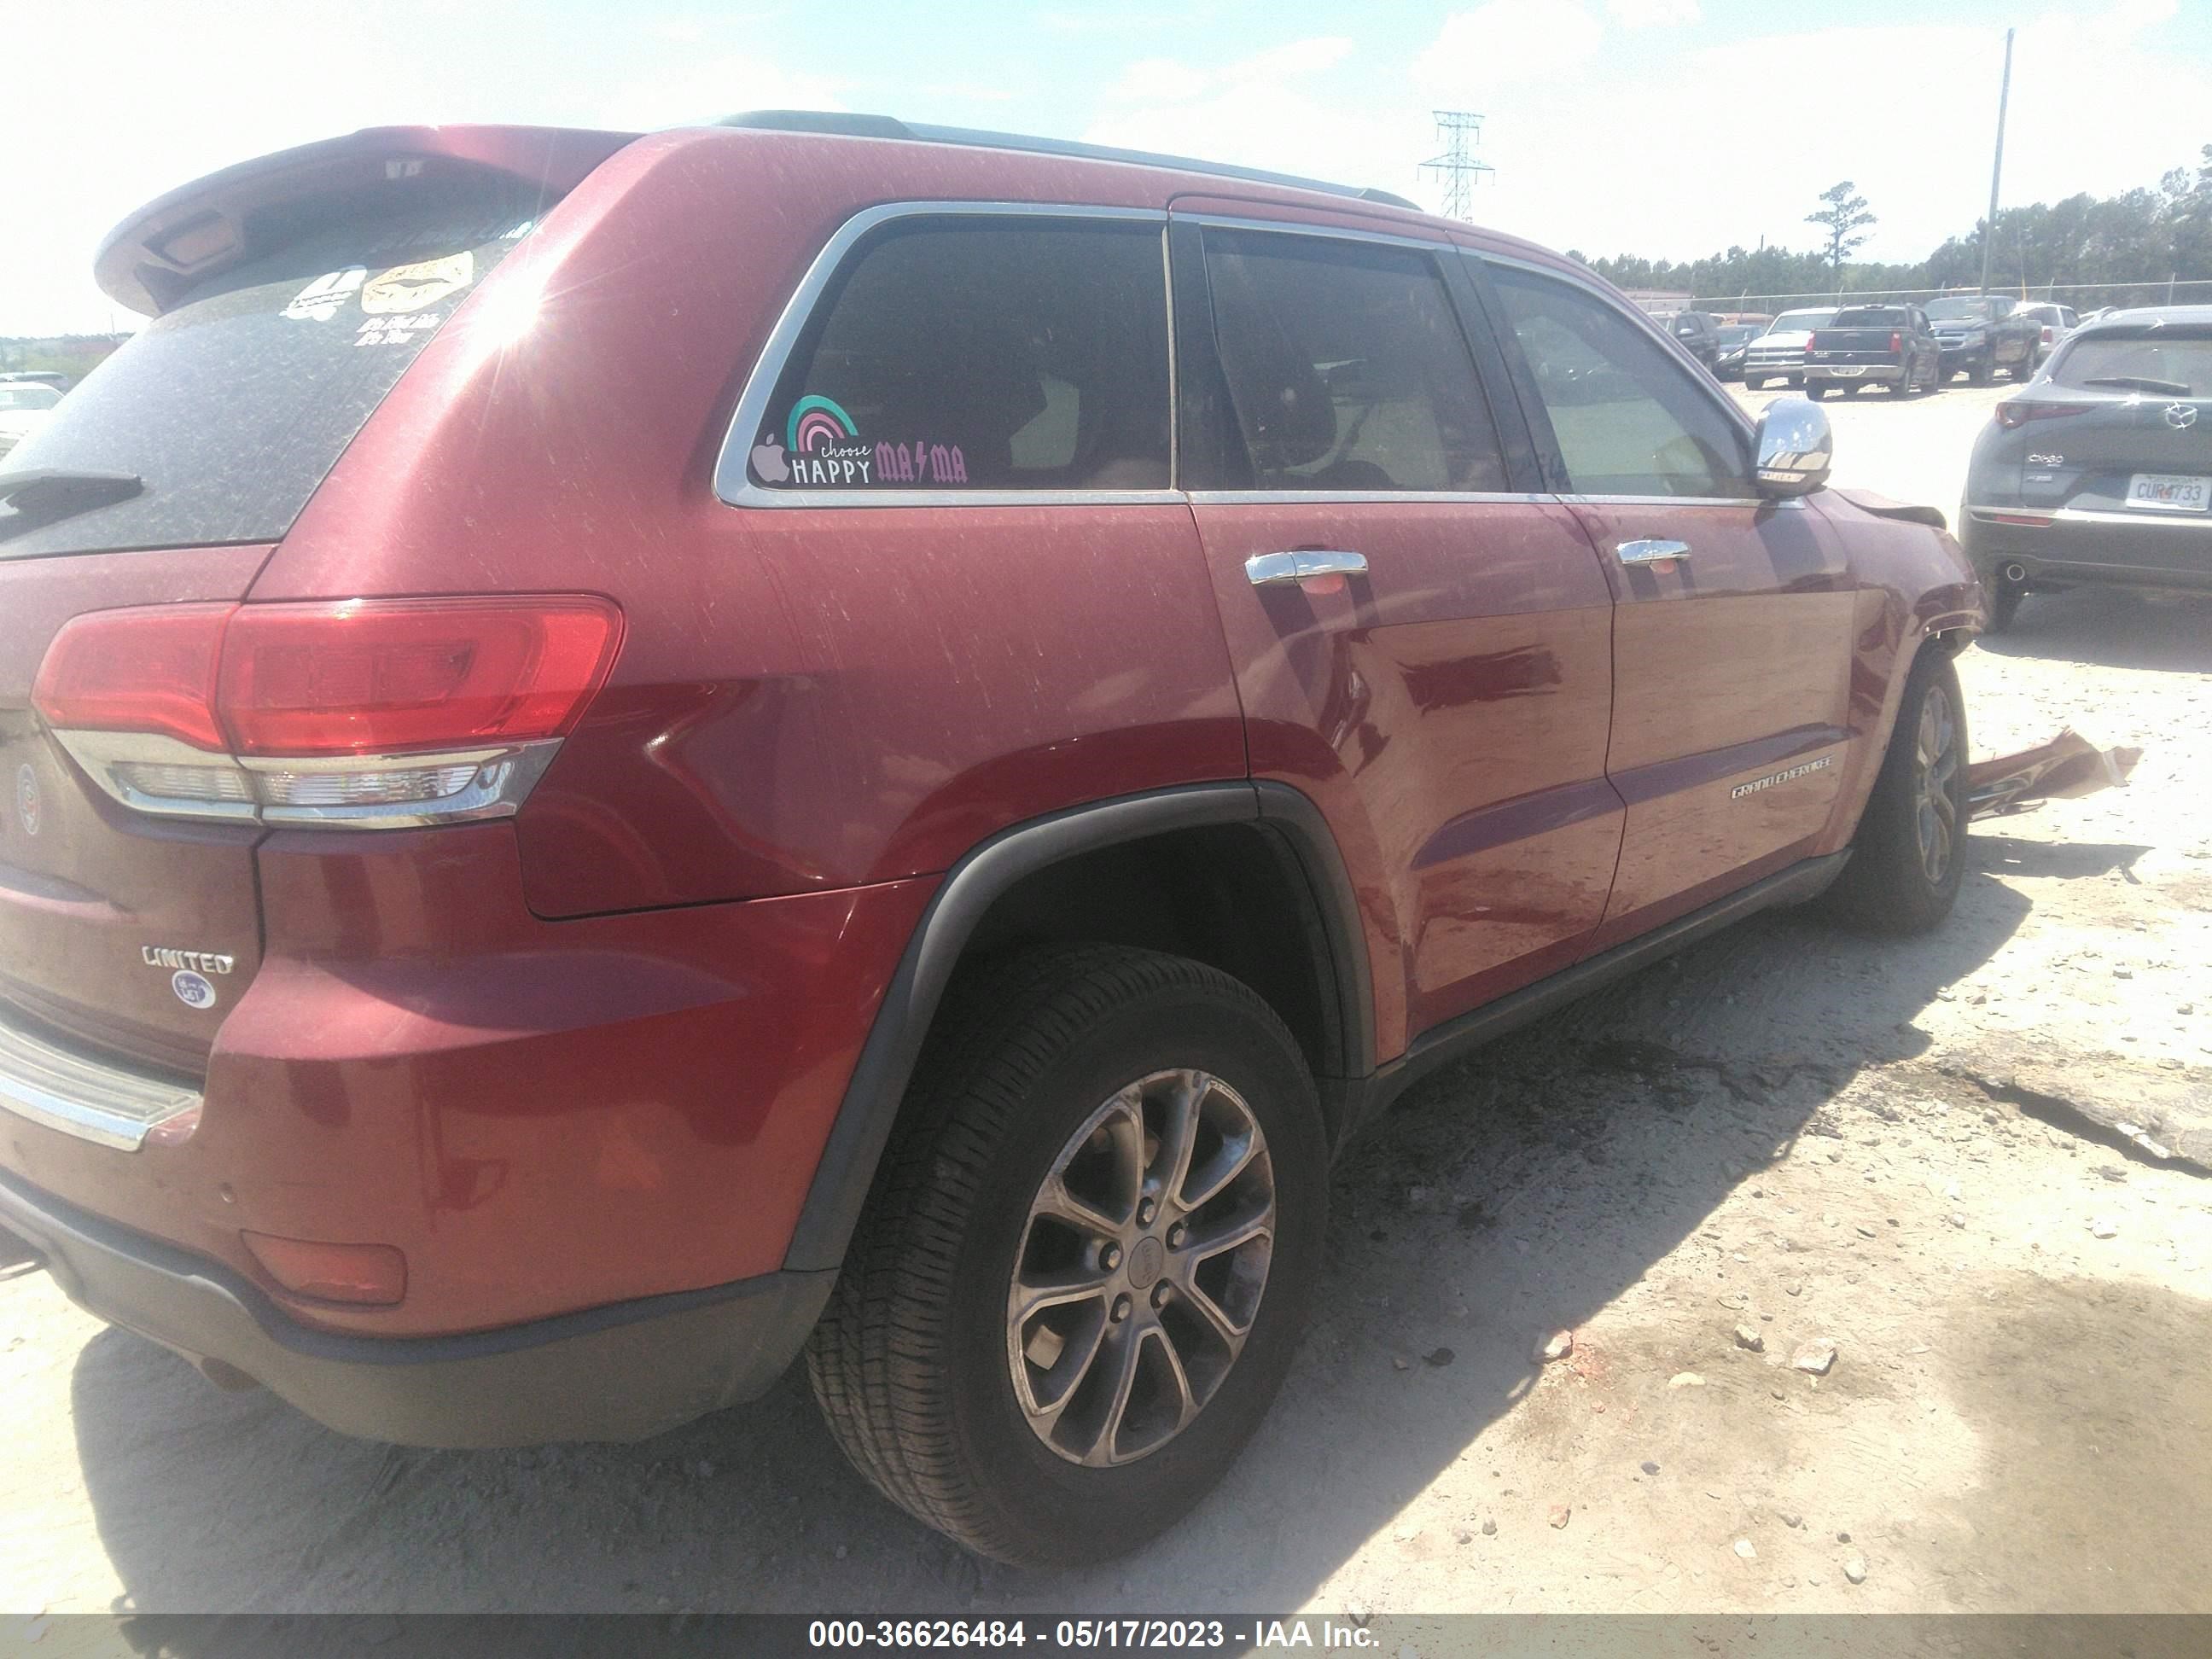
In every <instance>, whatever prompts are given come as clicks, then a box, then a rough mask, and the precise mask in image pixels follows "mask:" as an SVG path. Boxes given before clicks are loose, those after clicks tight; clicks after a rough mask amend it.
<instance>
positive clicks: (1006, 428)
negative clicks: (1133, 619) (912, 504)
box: [748, 216, 1169, 492]
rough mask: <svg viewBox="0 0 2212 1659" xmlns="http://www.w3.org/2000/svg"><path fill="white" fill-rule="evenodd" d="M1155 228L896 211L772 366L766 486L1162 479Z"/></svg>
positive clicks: (1065, 485) (765, 431)
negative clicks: (778, 366) (779, 366)
mask: <svg viewBox="0 0 2212 1659" xmlns="http://www.w3.org/2000/svg"><path fill="white" fill-rule="evenodd" d="M1168 430H1169V401H1168V307H1167V265H1166V257H1165V254H1164V248H1163V244H1162V230H1161V227H1160V225H1159V224H1158V222H1126V223H1121V222H1110V221H1109V222H1091V221H1085V220H1073V219H1071V220H1067V221H1065V222H1059V223H1042V224H1041V223H1038V222H1036V221H1035V220H1033V219H1030V218H1027V217H1024V218H1023V219H1020V220H1012V219H993V218H989V217H987V216H976V217H972V218H971V217H969V216H962V217H960V218H957V219H939V218H916V219H914V220H902V221H896V222H893V223H892V225H891V226H890V227H889V228H887V229H886V230H884V232H882V233H881V234H878V235H876V236H875V237H873V238H872V239H871V240H868V241H866V242H865V243H863V244H862V245H861V246H860V248H859V250H858V251H857V252H855V253H854V255H853V256H852V257H851V258H848V260H847V261H846V263H845V264H844V266H843V268H842V270H840V271H839V272H838V274H837V275H836V277H835V278H833V279H832V281H831V283H830V285H829V288H828V289H826V290H825V292H824V294H823V299H822V301H820V302H819V303H818V304H817V307H816V308H815V311H814V313H813V316H812V317H811V319H810V320H809V322H808V324H807V326H806V329H805V332H803V333H802V334H801V335H800V336H799V340H798V343H797V344H796V346H795V347H794V349H793V351H792V353H791V356H790V357H789V358H788V359H787V361H786V362H785V364H784V368H783V371H782V374H781V376H780V378H779V379H778V381H777V384H776V387H775V392H774V393H773V394H772V395H771V397H770V398H769V404H768V408H767V411H766V418H765V421H764V423H763V428H762V429H761V430H760V431H758V432H756V433H754V434H752V435H751V442H752V445H753V447H752V451H751V455H750V461H749V464H748V476H749V477H750V479H751V481H752V482H753V483H755V484H757V485H759V486H761V487H763V488H765V489H836V490H840V491H857V492H866V491H869V490H879V489H908V490H914V489H922V490H942V489H1039V490H1047V489H1063V490H1064V489H1166V488H1167V486H1168Z"/></svg>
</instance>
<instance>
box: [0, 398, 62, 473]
mask: <svg viewBox="0 0 2212 1659" xmlns="http://www.w3.org/2000/svg"><path fill="white" fill-rule="evenodd" d="M61 400H62V394H61V392H59V390H58V389H57V388H56V387H53V386H48V385H47V384H46V382H44V381H43V380H0V455H5V454H6V453H8V452H9V450H11V449H13V448H14V447H15V446H16V445H17V444H19V443H21V442H22V441H23V440H24V439H26V438H27V437H29V436H30V435H31V434H32V433H33V432H34V431H36V430H37V429H38V428H40V427H41V426H43V425H44V424H45V423H46V416H47V413H48V411H49V410H52V408H53V406H54V405H55V404H58V403H59V402H61Z"/></svg>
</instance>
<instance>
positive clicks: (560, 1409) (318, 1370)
mask: <svg viewBox="0 0 2212 1659" xmlns="http://www.w3.org/2000/svg"><path fill="white" fill-rule="evenodd" d="M0 1222H4V1223H5V1224H6V1225H7V1226H8V1227H9V1229H11V1230H12V1231H15V1232H17V1233H20V1234H21V1236H22V1237H24V1238H25V1239H26V1240H27V1241H28V1242H29V1243H31V1245H32V1246H33V1248H34V1249H36V1250H37V1251H38V1252H39V1253H40V1255H41V1256H42V1257H43V1258H44V1259H45V1261H46V1267H47V1270H48V1271H49V1272H50V1273H52V1275H53V1278H54V1280H55V1282H56V1283H57V1284H58V1285H60V1286H61V1287H62V1289H63V1291H64V1292H66V1293H67V1295H68V1296H69V1297H70V1300H72V1301H73V1302H76V1304H79V1305H80V1306H82V1308H84V1309H85V1310H88V1312H90V1313H93V1314H94V1315H96V1316H99V1317H100V1318H102V1319H105V1320H107V1321H109V1322H112V1323H114V1324H117V1325H121V1326H124V1327H125V1328H128V1329H131V1330H134V1331H137V1333H139V1334H141V1335H143V1336H147V1337H150V1338H152V1339H153V1340H155V1341H156V1342H159V1343H161V1345H162V1346H165V1347H168V1348H173V1349H174V1350H176V1351H177V1352H179V1353H181V1354H183V1355H185V1357H186V1358H189V1359H191V1360H192V1361H193V1362H194V1363H195V1364H198V1365H200V1366H201V1368H202V1369H203V1370H207V1371H208V1372H209V1373H210V1375H211V1376H215V1377H216V1379H217V1380H218V1381H224V1382H228V1383H232V1384H233V1385H234V1384H235V1383H236V1378H235V1377H232V1376H228V1372H236V1373H238V1374H240V1376H244V1377H246V1378H250V1379H252V1381H253V1382H256V1383H262V1384H264V1385H265V1386H266V1387H267V1388H269V1389H270V1390H271V1391H272V1392H274V1393H276V1394H277V1395H281V1396H282V1397H283V1398H284V1399H285V1400H288V1401H290V1402H291V1403H292V1404H293V1405H295V1406H296V1407H299V1408H300V1409H301V1411H303V1412H305V1413H307V1415H309V1416H310V1417H313V1418H315V1419H318V1420H319V1421H320V1422H323V1423H325V1424H327V1425H330V1426H331V1428H334V1429H337V1430H339V1431H343V1432H344V1433H347V1434H353V1435H359V1436H362V1437H365V1438H368V1439H373V1440H388V1441H396V1442H398V1443H403V1444H407V1445H416V1446H449V1447H483V1446H513V1445H529V1444H537V1443H544V1442H548V1441H559V1440H635V1439H641V1438H643V1437H645V1436H647V1435H651V1434H655V1433H658V1432H659V1431H661V1430H663V1429H667V1428H672V1427H674V1426H676V1425H678V1424H680V1423H684V1422H688V1421H689V1420H690V1419H693V1418H696V1417H698V1416H700V1415H702V1413H707V1412H710V1411H714V1410H717V1409H719V1408H720V1407H725V1406H732V1405H736V1404H738V1403H740V1402H742V1401H748V1400H751V1399H754V1398H756V1397H757V1396H758V1395H761V1394H762V1393H763V1392H764V1391H766V1389H768V1388H769V1386H770V1385H771V1384H772V1383H775V1380H776V1378H777V1377H778V1376H781V1374H782V1373H783V1371H784V1370H785V1369H786V1368H787V1366H788V1365H789V1364H791V1362H792V1360H793V1358H795V1357H796V1356H797V1355H798V1352H799V1348H800V1346H802V1345H803V1344H804V1343H805V1340H806V1335H807V1333H808V1332H809V1331H810V1330H811V1328H812V1327H813V1325H814V1322H815V1320H816V1318H817V1316H818V1315H819V1314H820V1312H821V1310H822V1305H823V1302H824V1301H825V1300H827V1298H828V1297H829V1289H830V1286H831V1285H832V1284H833V1283H834V1282H835V1280H836V1274H835V1273H766V1274H763V1275H761V1276H760V1277H757V1278H754V1279H740V1280H738V1281H737V1282H736V1283H734V1284H729V1285H715V1286H713V1287H711V1288H709V1289H706V1290H699V1291H682V1292H679V1293H677V1294H674V1295H668V1296H654V1297H643V1298H641V1299H640V1300H637V1301H634V1302H625V1303H618V1304H613V1305H611V1306H607V1307H600V1308H593V1309H589V1310H586V1311H583V1312H580V1313H572V1314H564V1315H562V1316H558V1317H556V1318H552V1319H543V1320H537V1321H533V1322H529V1323H527V1324H522V1325H513V1326H508V1327H506V1328H502V1329H499V1330H493V1331H482V1332H474V1333H471V1334H465V1335H458V1336H435V1337H369V1336H354V1335H343V1334H336V1333H332V1332H329V1331H320V1330H314V1329H311V1328H308V1327H307V1326H305V1325H301V1324H300V1323H299V1322H296V1321H295V1320H293V1319H291V1318H289V1317H288V1316H286V1315H285V1314H284V1312H283V1310H280V1309H279V1308H278V1307H277V1306H276V1304H275V1303H274V1302H273V1301H271V1300H270V1298H269V1297H267V1296H265V1295H264V1294H263V1293H262V1292H261V1291H259V1290H258V1289H257V1288H255V1287H254V1286H253V1285H252V1284H250V1283H248V1282H247V1281H246V1280H245V1279H242V1278H240V1277H239V1276H238V1275H236V1274H234V1273H231V1272H230V1271H229V1270H228V1269H227V1268H225V1267H222V1266H220V1265H219V1264H217V1263H216V1262H213V1261H207V1260H205V1259H204V1258H202V1257H198V1256H194V1255H190V1254H188V1253H186V1252H185V1251H183V1250H179V1249H175V1248H174V1247H173V1246H170V1245H167V1244H163V1243H160V1242H159V1241H157V1240H155V1239H151V1238H148V1237H145V1236H143V1234H139V1233H135V1232H132V1231H130V1230H128V1229H126V1228H123V1227H119V1226H117V1225H115V1224H113V1223H112V1222H108V1221H104V1220H101V1219H100V1218H97V1217H95V1216H92V1215H89V1214H88V1213H86V1212H84V1211H82V1210H80V1209H77V1208H76V1206H72V1205H70V1204H66V1203H64V1202H63V1201H62V1200H59V1199H56V1198H53V1197H51V1196H49V1195H48V1194H44V1193H40V1192H39V1191H38V1190H37V1189H35V1188H31V1187H29V1186H27V1185H25V1184H23V1183H21V1182H18V1181H15V1180H14V1179H12V1178H10V1177H9V1176H5V1175H0ZM225 1368H228V1371H226V1369H225Z"/></svg>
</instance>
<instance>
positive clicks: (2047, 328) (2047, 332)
mask: <svg viewBox="0 0 2212 1659" xmlns="http://www.w3.org/2000/svg"><path fill="white" fill-rule="evenodd" d="M2043 343H2044V344H2045V345H2049V344H2050V343H2051V325H2050V324H2048V323H2045V325H2043Z"/></svg>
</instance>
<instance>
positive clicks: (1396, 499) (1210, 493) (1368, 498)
mask: <svg viewBox="0 0 2212 1659" xmlns="http://www.w3.org/2000/svg"><path fill="white" fill-rule="evenodd" d="M1183 499H1184V500H1187V501H1189V503H1190V504H1191V505H1192V506H1193V507H1297V506H1306V507H1330V506H1334V507H1391V506H1404V505H1406V504H1407V503H1409V502H1416V501H1430V502H1434V503H1436V504H1437V505H1438V506H1444V507H1451V506H1459V507H1543V506H1547V505H1550V504H1552V503H1553V502H1556V501H1559V500H1560V499H1561V497H1559V496H1558V495H1546V494H1542V493H1523V492H1520V491H1516V490H1507V489H1494V490H1492V489H1485V490H1450V489H1193V490H1189V491H1188V492H1186V493H1185V495H1184V496H1183Z"/></svg>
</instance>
